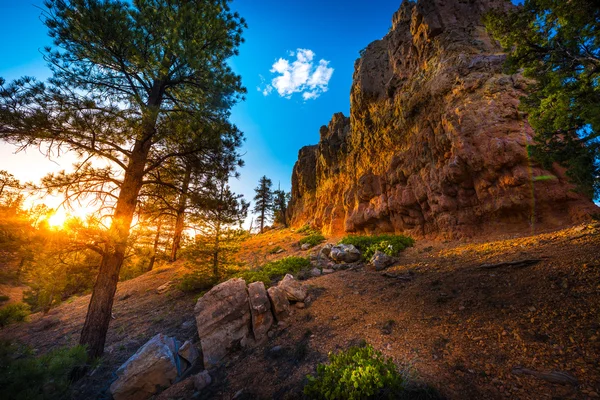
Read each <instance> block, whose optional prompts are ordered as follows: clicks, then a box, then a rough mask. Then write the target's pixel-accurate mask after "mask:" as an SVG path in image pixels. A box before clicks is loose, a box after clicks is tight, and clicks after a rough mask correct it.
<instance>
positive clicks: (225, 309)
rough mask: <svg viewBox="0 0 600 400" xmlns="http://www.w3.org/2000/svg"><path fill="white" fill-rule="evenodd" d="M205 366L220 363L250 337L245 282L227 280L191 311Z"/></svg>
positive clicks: (212, 290) (241, 280) (249, 318)
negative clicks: (194, 318) (194, 317)
mask: <svg viewBox="0 0 600 400" xmlns="http://www.w3.org/2000/svg"><path fill="white" fill-rule="evenodd" d="M194 314H195V316H196V326H197V328H198V336H199V337H200V345H201V347H202V354H203V356H204V366H205V367H208V366H212V365H215V364H217V363H218V362H219V361H221V360H222V359H223V357H225V356H226V355H227V353H228V352H229V351H230V349H231V348H233V347H235V346H236V345H238V344H241V345H242V346H244V345H245V344H246V343H247V341H248V339H249V336H250V325H251V321H250V320H251V316H250V305H249V302H248V292H247V291H246V282H245V281H244V280H243V279H239V278H237V279H230V280H228V281H226V282H223V283H221V284H219V285H217V286H215V287H213V288H212V289H211V290H210V291H209V292H208V293H206V294H205V295H204V296H202V297H200V298H199V299H198V302H197V303H196V306H195V307H194Z"/></svg>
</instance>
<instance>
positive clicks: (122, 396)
mask: <svg viewBox="0 0 600 400" xmlns="http://www.w3.org/2000/svg"><path fill="white" fill-rule="evenodd" d="M175 357H176V355H175V343H174V339H173V338H171V337H168V336H164V335H162V334H160V333H159V334H158V335H156V336H154V337H153V338H152V339H150V340H149V341H148V342H147V343H146V344H145V345H143V346H142V347H141V348H140V349H139V350H138V351H137V352H136V353H135V354H134V355H133V356H131V357H130V358H129V360H127V361H126V362H125V363H124V364H123V365H121V367H120V368H119V369H118V370H117V372H116V374H117V380H116V381H115V382H113V384H112V385H110V392H111V394H112V396H113V398H114V399H115V400H143V399H147V398H149V397H151V396H152V395H154V394H155V393H157V392H158V391H159V390H160V389H161V388H164V387H167V386H170V385H171V384H172V383H173V382H174V381H175V380H176V379H177V375H178V368H177V360H176V358H175Z"/></svg>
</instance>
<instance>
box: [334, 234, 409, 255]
mask: <svg viewBox="0 0 600 400" xmlns="http://www.w3.org/2000/svg"><path fill="white" fill-rule="evenodd" d="M414 243H415V241H414V239H413V238H411V237H408V236H403V235H375V236H357V235H356V236H355V235H352V236H346V237H344V238H343V239H342V240H340V241H339V244H351V245H354V247H356V248H357V249H358V250H360V252H361V253H362V256H363V259H365V260H370V259H371V257H373V254H375V252H376V251H377V250H379V251H382V252H384V253H385V254H387V255H388V256H397V255H398V254H399V253H400V252H401V251H402V250H404V249H405V248H407V247H411V246H412V245H413V244H414Z"/></svg>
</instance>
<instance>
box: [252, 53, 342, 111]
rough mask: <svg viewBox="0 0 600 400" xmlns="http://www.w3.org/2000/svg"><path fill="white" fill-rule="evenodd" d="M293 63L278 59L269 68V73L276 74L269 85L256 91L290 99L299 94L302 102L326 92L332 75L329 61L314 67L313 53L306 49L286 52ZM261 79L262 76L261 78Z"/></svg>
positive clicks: (323, 61) (322, 61)
mask: <svg viewBox="0 0 600 400" xmlns="http://www.w3.org/2000/svg"><path fill="white" fill-rule="evenodd" d="M288 55H289V56H290V57H294V56H295V57H296V60H295V61H291V60H286V59H284V58H280V59H279V60H277V61H276V62H275V63H274V64H273V65H272V67H271V71H270V72H271V73H272V74H277V76H276V77H274V78H273V79H272V80H271V83H270V84H267V85H264V83H263V85H264V87H261V86H259V87H258V88H257V89H258V91H259V92H261V93H262V94H263V95H265V96H268V95H270V94H271V93H272V92H273V91H277V93H278V94H279V96H281V97H285V98H286V99H290V98H291V97H292V95H293V94H294V93H301V94H302V98H303V99H304V100H311V99H316V98H317V97H319V96H320V95H321V94H322V93H325V92H326V91H327V85H328V84H329V80H330V79H331V76H332V75H333V68H330V67H329V61H326V60H320V61H319V63H318V65H316V66H315V64H314V62H313V59H314V57H315V53H314V52H313V51H312V50H308V49H297V50H296V51H295V52H294V51H290V52H288ZM261 79H263V78H262V76H261Z"/></svg>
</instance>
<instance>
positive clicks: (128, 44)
mask: <svg viewBox="0 0 600 400" xmlns="http://www.w3.org/2000/svg"><path fill="white" fill-rule="evenodd" d="M45 5H46V7H47V10H46V11H45V13H44V16H43V19H44V22H45V24H46V26H47V27H48V29H49V33H50V36H51V37H52V38H53V39H54V46H55V48H54V49H51V48H47V49H46V60H47V61H48V64H49V66H50V68H51V70H52V78H50V79H49V80H48V82H47V83H46V84H44V83H41V82H38V81H36V80H34V79H31V78H22V79H19V80H16V81H14V82H13V83H11V84H8V85H6V84H5V81H4V80H3V79H1V78H0V139H1V140H4V141H6V142H9V143H14V144H16V145H18V146H21V147H24V146H32V145H33V146H39V145H42V144H44V145H47V146H48V148H49V152H50V151H58V152H62V151H65V150H71V151H73V152H75V153H76V154H78V155H80V156H81V157H82V160H83V161H81V162H79V163H78V164H77V165H76V166H75V170H74V172H72V173H62V174H58V175H56V176H53V177H50V178H49V179H47V180H46V181H45V182H44V184H45V185H46V186H47V187H49V188H50V189H53V190H59V191H62V192H63V193H64V194H65V196H66V198H67V199H68V200H73V201H74V200H77V199H81V198H84V197H85V196H89V195H94V196H97V198H98V200H99V201H101V202H102V204H103V205H104V207H108V206H111V210H112V212H111V214H112V223H111V226H110V232H109V235H108V238H109V239H110V240H109V242H108V243H106V244H105V245H104V247H103V248H102V249H101V251H100V254H101V256H102V261H101V263H100V270H99V273H98V277H97V280H96V283H95V285H94V289H93V292H92V297H91V300H90V304H89V308H88V312H87V316H86V320H85V323H84V326H83V329H82V332H81V337H80V343H81V344H83V345H87V346H88V347H87V349H88V354H89V356H90V357H92V358H95V357H99V356H100V355H101V354H102V353H103V350H104V343H105V338H106V332H107V330H108V326H109V323H110V320H111V310H112V305H113V300H114V294H115V291H116V286H117V281H118V277H119V271H120V269H121V266H122V264H123V260H124V258H125V253H126V250H127V243H128V239H129V233H130V226H131V222H132V220H133V216H134V213H135V210H136V204H137V201H138V196H139V194H140V191H141V189H142V187H143V186H144V185H145V184H146V183H147V181H146V179H147V178H148V176H149V175H150V173H151V172H153V171H156V170H157V169H159V168H160V167H161V166H162V165H164V164H165V163H167V162H168V161H169V160H170V159H173V158H179V157H182V156H184V155H185V154H188V153H194V152H197V151H201V150H202V149H200V148H191V147H190V148H187V146H183V145H182V146H173V145H172V144H173V143H181V144H185V143H192V144H193V143H195V140H194V138H196V137H198V136H201V135H204V134H217V135H220V136H223V135H225V136H228V135H229V136H231V135H233V136H235V135H238V136H240V135H241V133H240V132H239V131H237V130H235V129H231V130H225V129H210V130H208V133H207V130H206V129H204V128H205V127H206V126H213V125H229V126H231V125H230V124H229V123H228V122H227V119H228V117H229V110H230V108H231V107H232V106H233V105H234V104H235V103H236V102H237V101H239V100H240V99H242V97H241V96H242V94H243V93H245V89H244V88H243V87H242V86H241V80H240V77H239V76H237V75H236V74H235V73H233V72H232V70H231V68H230V66H229V65H228V64H227V59H228V58H229V57H231V56H233V55H235V54H237V47H238V46H239V44H240V43H241V41H242V38H241V33H242V30H243V28H244V27H245V22H244V20H243V19H242V18H240V17H239V15H238V14H237V13H233V12H231V11H230V9H229V6H228V1H227V0H206V1H189V0H154V1H145V0H140V1H135V2H123V1H116V0H113V1H110V0H70V1H64V0H47V1H46V2H45ZM223 132H228V133H226V134H224V133H223ZM182 149H185V150H184V151H185V153H184V154H182ZM95 159H102V160H103V161H104V163H103V165H107V164H108V165H109V166H108V167H99V166H98V164H95V163H92V161H91V160H95Z"/></svg>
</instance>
